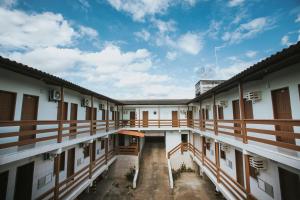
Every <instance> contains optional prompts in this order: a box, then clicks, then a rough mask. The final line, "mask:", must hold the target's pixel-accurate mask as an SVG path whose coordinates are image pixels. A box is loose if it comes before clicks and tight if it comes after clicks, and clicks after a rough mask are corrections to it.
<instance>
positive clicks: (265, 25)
mask: <svg viewBox="0 0 300 200" xmlns="http://www.w3.org/2000/svg"><path fill="white" fill-rule="evenodd" d="M273 25H274V21H272V20H271V19H269V18H267V17H259V18H256V19H253V20H251V21H249V22H247V23H244V24H241V25H239V27H237V28H236V29H235V30H234V31H232V32H225V33H224V34H223V36H222V39H223V40H224V41H226V42H228V43H230V44H234V43H240V42H241V41H243V40H245V39H250V38H253V37H254V36H256V35H257V34H258V33H262V32H264V31H266V30H270V29H272V28H274V26H273Z"/></svg>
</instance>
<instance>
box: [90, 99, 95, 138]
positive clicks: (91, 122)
mask: <svg viewBox="0 0 300 200" xmlns="http://www.w3.org/2000/svg"><path fill="white" fill-rule="evenodd" d="M90 115H91V121H90V125H91V126H90V135H93V134H94V130H93V123H94V122H93V119H94V97H93V96H92V95H91V113H90Z"/></svg>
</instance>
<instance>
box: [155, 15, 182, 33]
mask: <svg viewBox="0 0 300 200" xmlns="http://www.w3.org/2000/svg"><path fill="white" fill-rule="evenodd" d="M151 21H152V23H153V25H154V26H155V27H156V28H157V29H158V31H159V33H160V34H164V33H169V32H174V31H176V22H175V21H174V20H169V21H162V20H159V19H152V20H151Z"/></svg>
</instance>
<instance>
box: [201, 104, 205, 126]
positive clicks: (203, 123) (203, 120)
mask: <svg viewBox="0 0 300 200" xmlns="http://www.w3.org/2000/svg"><path fill="white" fill-rule="evenodd" d="M201 119H202V124H201V127H202V128H205V120H206V111H205V109H204V108H202V112H201Z"/></svg>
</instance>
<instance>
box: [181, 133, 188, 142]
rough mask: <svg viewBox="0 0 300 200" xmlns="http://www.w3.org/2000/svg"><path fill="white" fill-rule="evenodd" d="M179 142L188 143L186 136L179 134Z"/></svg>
mask: <svg viewBox="0 0 300 200" xmlns="http://www.w3.org/2000/svg"><path fill="white" fill-rule="evenodd" d="M181 142H183V143H187V142H188V135H187V134H181Z"/></svg>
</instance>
